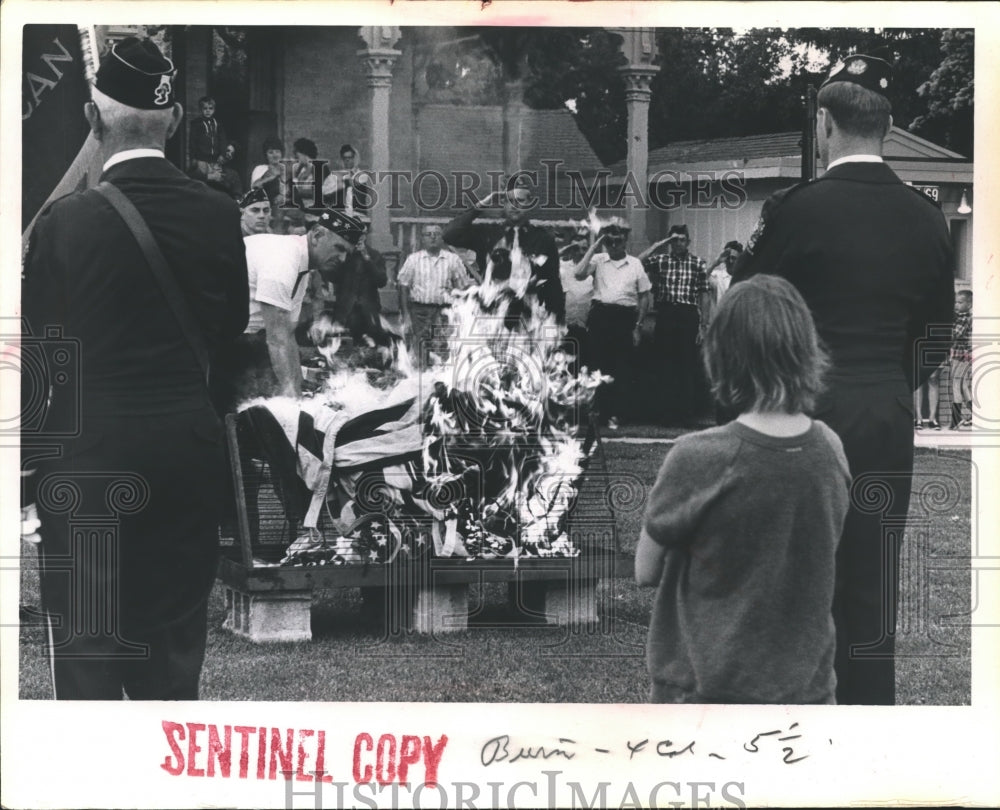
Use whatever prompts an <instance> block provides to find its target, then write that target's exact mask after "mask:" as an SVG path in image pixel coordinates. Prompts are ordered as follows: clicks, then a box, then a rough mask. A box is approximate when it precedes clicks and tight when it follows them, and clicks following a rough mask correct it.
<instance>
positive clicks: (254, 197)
mask: <svg viewBox="0 0 1000 810" xmlns="http://www.w3.org/2000/svg"><path fill="white" fill-rule="evenodd" d="M269 200H270V197H268V196H267V192H266V191H264V189H262V188H252V189H250V190H249V191H248V192H247V193H246V194H244V195H243V198H242V199H241V200H240V208H247V207H248V206H251V205H253V204H254V203H260V202H268V201H269Z"/></svg>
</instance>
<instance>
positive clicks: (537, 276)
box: [441, 184, 566, 323]
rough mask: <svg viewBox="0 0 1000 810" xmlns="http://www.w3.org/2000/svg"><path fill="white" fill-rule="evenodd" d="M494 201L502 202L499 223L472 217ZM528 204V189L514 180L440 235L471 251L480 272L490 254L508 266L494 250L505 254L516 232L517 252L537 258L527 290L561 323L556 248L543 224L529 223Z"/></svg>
mask: <svg viewBox="0 0 1000 810" xmlns="http://www.w3.org/2000/svg"><path fill="white" fill-rule="evenodd" d="M498 203H500V204H502V205H503V222H502V223H500V224H492V223H485V222H483V223H477V222H476V221H475V220H476V218H477V217H478V216H479V215H480V214H481V213H482V212H483V209H485V208H488V207H490V206H491V205H496V204H498ZM532 205H533V197H532V194H531V191H530V190H529V189H528V188H527V187H526V186H524V185H517V184H515V185H514V186H513V187H512V188H511V189H509V190H508V191H507V192H496V193H493V194H489V195H488V196H486V197H484V198H483V199H482V200H479V201H478V202H477V203H476V204H475V205H474V206H472V207H471V208H470V209H469V210H468V211H464V212H462V213H461V214H459V215H458V216H457V217H455V218H454V219H453V220H452V221H451V222H449V223H448V225H447V226H446V227H445V229H444V233H442V234H441V236H442V238H443V239H444V241H445V242H447V243H448V244H449V245H451V246H452V247H459V248H468V249H469V250H472V251H474V252H475V254H476V264H477V265H478V266H479V270H480V272H481V273H483V272H485V270H486V265H487V263H488V262H489V259H490V257H491V255H493V257H494V264H495V265H496V266H506V267H509V266H510V262H509V261H507V262H506V264H504V262H503V261H501V260H499V258H498V256H497V255H494V254H495V253H496V252H497V251H500V252H506V253H508V254H509V252H510V250H511V248H512V247H513V246H514V235H515V232H516V233H517V244H518V246H519V247H520V249H521V253H522V254H523V255H525V256H529V257H538V259H539V260H538V261H535V260H532V261H531V279H530V281H529V282H528V287H527V292H529V293H532V294H534V295H535V296H537V298H538V300H539V301H540V302H541V303H542V305H543V306H544V307H545V308H546V309H547V310H548V311H549V312H551V313H552V314H554V315H555V316H556V319H557V320H558V321H559V323H562V322H563V321H564V320H565V316H566V299H565V296H564V295H563V288H562V279H561V278H560V276H559V251H558V249H557V248H556V240H555V239H554V238H553V236H552V234H550V233H549V232H548V231H546V230H545V229H544V228H540V227H538V226H537V225H532V224H530V221H529V215H530V209H531V207H532ZM494 277H495V278H496V277H497V276H496V275H494Z"/></svg>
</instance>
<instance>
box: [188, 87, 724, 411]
mask: <svg viewBox="0 0 1000 810" xmlns="http://www.w3.org/2000/svg"><path fill="white" fill-rule="evenodd" d="M215 108H216V104H215V101H214V100H213V99H212V98H211V97H208V96H206V97H203V98H202V99H200V100H199V109H200V112H201V115H200V116H199V117H198V118H196V119H194V120H193V121H192V122H191V125H190V137H189V154H190V162H189V174H190V175H191V176H193V177H197V178H198V179H201V180H203V181H204V182H206V183H208V184H209V185H213V186H215V187H216V188H219V189H220V190H222V191H224V192H225V193H227V194H229V195H230V196H232V197H233V198H234V199H237V200H238V201H239V204H240V208H241V211H242V219H241V225H242V231H243V235H244V237H253V236H257V235H265V234H269V235H285V236H302V235H304V234H306V233H307V232H309V231H310V230H311V228H312V226H313V224H314V223H315V221H316V219H317V216H318V214H317V212H318V211H320V210H330V209H332V210H336V211H339V212H342V213H343V214H345V215H347V216H349V217H354V218H356V219H357V221H358V222H360V223H361V224H362V226H364V225H366V224H367V222H368V220H367V216H366V214H367V211H368V207H369V204H370V202H371V193H370V192H371V186H370V183H371V181H370V180H369V179H368V173H367V172H366V171H365V170H363V169H362V168H360V166H359V163H360V158H359V154H358V151H357V149H355V148H354V147H353V146H352V145H351V144H346V143H345V144H344V145H343V146H342V147H341V148H340V150H339V154H338V158H339V165H335V164H334V162H333V161H330V160H326V159H323V158H322V157H321V155H320V150H319V149H318V147H317V145H316V143H315V142H314V141H313V140H311V139H309V138H306V137H300V138H298V139H296V140H295V141H294V142H293V143H292V145H291V153H290V156H289V157H288V159H286V155H287V154H288V150H286V147H285V144H284V143H283V142H282V141H281V140H279V139H277V138H274V137H269V138H267V139H266V140H265V141H264V143H263V146H262V155H261V157H262V159H263V160H262V162H261V163H259V164H257V165H255V166H253V168H252V169H250V171H249V173H248V181H249V182H248V185H247V188H246V191H245V193H244V186H243V184H242V181H241V178H240V177H239V175H238V173H237V172H236V171H234V170H233V169H232V168H231V166H230V164H231V163H232V161H233V158H234V156H235V154H236V151H237V149H238V146H237V144H236V143H235V142H234V141H232V140H230V139H229V138H228V137H227V135H226V132H225V129H224V128H223V126H222V124H221V123H219V122H218V121H217V120H216V118H215ZM317 172H320V176H318V177H317ZM286 173H287V174H288V175H289V176H288V177H286ZM491 207H497V208H499V211H498V212H497V214H498V215H496V216H494V217H492V221H490V222H482V221H480V222H476V221H475V220H476V219H477V217H479V216H480V214H482V213H486V212H487V211H488V209H489V208H491ZM529 211H530V192H529V191H528V190H527V189H526V188H517V189H514V190H513V191H511V192H510V193H507V194H503V193H501V194H492V195H489V196H488V197H487V198H484V199H483V200H480V201H478V202H477V203H476V204H475V205H473V206H472V207H471V208H470V209H469V210H467V211H466V212H464V213H462V214H460V215H459V216H458V217H456V218H455V220H454V221H452V222H451V223H448V224H447V225H446V226H444V227H442V226H440V225H437V224H427V225H425V226H422V227H421V229H420V232H419V236H420V247H419V248H418V249H416V250H414V251H412V252H411V253H410V254H409V255H406V254H404V255H403V256H401V257H399V261H398V263H397V265H396V267H397V270H396V272H395V273H388V272H387V268H386V263H385V260H384V258H383V257H382V256H381V255H379V254H378V253H377V251H374V250H372V249H371V248H370V247H369V246H366V241H367V240H366V238H365V237H360V238H359V240H358V246H359V247H358V248H357V250H352V254H354V253H355V252H357V253H358V256H359V258H358V259H357V260H358V261H361V259H360V251H363V252H364V254H365V255H366V256H367V257H368V262H369V263H370V264H372V266H373V267H376V268H377V270H375V271H373V273H372V274H371V275H372V279H374V281H372V283H368V282H367V281H366V282H365V284H363V285H361V286H363V287H364V291H363V292H362V291H361V288H360V287H358V289H355V286H357V285H353V286H352V285H348V286H349V287H350V290H347V288H346V287H345V286H344V283H345V282H344V281H343V280H342V282H341V285H340V286H341V288H342V289H341V290H340V298H344V297H345V296H346V297H348V298H352V300H353V298H357V299H358V300H359V301H363V303H364V306H359V307H354V308H353V309H352V313H353V314H351V315H350V317H351V318H352V319H353V321H352V323H351V324H347V323H346V322H345V323H340V322H339V321H337V317H336V316H337V315H338V314H339V315H340V316H341V317H340V321H343V319H344V317H346V316H345V314H344V313H343V312H340V310H342V309H343V308H344V307H343V306H341V304H342V303H344V302H342V301H338V295H337V291H336V290H335V289H334V284H333V283H332V276H331V274H330V273H329V272H327V273H326V274H325V275H326V276H327V278H324V276H323V275H322V274H313V277H312V280H311V281H310V282H309V283H308V284H304V285H302V286H304V287H305V289H304V291H302V292H303V293H304V298H303V300H302V306H301V314H300V315H299V323H298V324H297V326H296V332H295V334H296V335H297V336H298V341H299V343H300V344H301V345H309V343H310V339H309V337H308V334H309V326H310V322H311V321H312V320H313V318H314V317H315V316H317V315H318V314H319V313H321V312H323V311H324V310H325V311H327V313H328V315H329V317H330V318H332V319H333V320H334V321H335V322H337V326H336V327H335V328H336V329H341V330H343V331H344V334H345V335H346V334H348V333H357V334H356V335H355V336H356V337H358V338H359V339H360V338H361V337H362V335H368V336H369V338H370V341H371V340H375V342H376V343H380V344H384V343H385V342H386V337H385V334H384V329H383V328H382V326H381V324H382V321H383V319H382V317H381V306H380V301H381V299H380V296H379V289H380V288H381V287H384V286H386V284H387V283H388V281H389V279H390V277H391V278H393V280H394V281H395V284H396V288H397V289H398V296H399V307H398V310H399V311H398V324H397V326H396V329H397V331H398V332H399V337H400V338H402V339H405V340H406V342H407V344H408V345H409V346H410V348H411V354H412V355H413V356H414V360H415V362H416V364H417V365H418V366H427V365H428V364H430V363H433V362H435V361H436V360H440V359H443V358H444V357H445V356H446V353H447V345H446V342H445V341H443V340H442V339H441V335H442V334H443V333H444V331H445V318H444V314H443V312H444V309H445V305H446V304H447V303H448V300H449V296H450V293H451V291H453V290H456V289H464V288H466V287H468V286H470V285H472V284H474V283H480V282H481V281H482V278H483V274H484V272H485V270H486V267H487V265H490V266H491V268H492V269H493V270H492V271H493V273H494V274H496V273H498V272H499V273H502V272H509V261H507V258H508V257H509V252H510V249H511V247H512V246H513V243H514V241H515V239H514V232H515V230H516V231H517V234H518V236H517V241H518V244H519V246H520V248H521V250H522V251H524V252H527V253H528V254H530V255H534V256H538V257H539V258H540V260H539V261H538V262H536V263H535V264H534V265H533V266H532V279H531V280H530V282H529V286H528V290H529V292H533V293H534V294H536V295H537V297H538V298H539V300H540V301H541V302H542V303H543V305H544V306H545V307H546V309H548V311H549V312H551V313H553V314H554V315H555V316H556V318H557V319H558V320H559V321H560V322H561V323H564V324H565V326H566V332H567V347H568V348H570V350H571V351H572V352H573V354H574V355H575V358H576V364H577V366H578V367H582V366H586V367H588V368H590V369H592V370H594V369H599V370H601V371H602V372H604V373H605V374H607V375H609V376H610V377H613V378H614V380H615V382H614V383H613V384H610V385H608V386H605V387H604V389H603V390H602V391H601V392H600V395H599V397H598V405H599V412H600V417H601V419H602V421H603V423H604V424H605V425H607V426H609V427H610V428H611V429H616V428H617V427H618V425H619V423H620V422H621V421H622V420H629V421H657V422H661V423H663V424H668V425H689V424H692V423H695V422H697V420H698V419H699V418H700V417H703V416H706V415H708V414H709V412H710V397H709V395H708V387H707V383H706V380H705V378H704V373H703V370H702V365H701V360H700V344H701V340H702V337H703V335H704V331H705V329H706V328H707V326H708V323H709V322H710V321H711V318H712V315H713V313H714V311H715V309H716V307H717V305H718V302H719V299H720V298H721V296H722V294H723V293H724V292H725V291H726V289H727V288H728V286H729V280H730V273H731V270H732V267H733V264H734V262H735V260H736V257H737V256H738V255H739V253H740V252H741V251H742V246H741V245H740V243H739V242H735V241H732V242H728V243H726V245H725V246H724V247H723V249H722V251H721V253H720V254H719V255H718V257H717V258H715V260H714V261H713V263H712V264H711V265H706V262H705V261H704V260H703V259H701V258H699V257H698V256H696V255H694V254H693V253H691V252H690V251H689V244H690V237H691V234H690V232H689V230H688V227H687V226H686V225H683V224H682V225H673V226H671V228H670V231H669V233H668V234H667V236H666V237H664V238H663V239H660V240H659V241H657V242H655V243H654V244H652V245H651V246H650V247H648V248H647V249H646V250H644V251H643V252H641V253H639V254H638V255H633V254H631V253H629V252H628V248H629V245H628V240H629V236H630V234H629V226H628V224H627V223H626V222H624V221H623V220H621V219H619V218H614V219H612V220H610V221H609V222H608V223H606V224H605V227H604V228H603V229H602V230H601V231H600V232H599V233H592V232H590V230H589V229H586V228H574V227H565V226H556V227H553V228H548V227H542V226H536V225H532V224H531V222H530V220H529ZM498 219H499V220H500V222H499V223H497V221H496V220H498ZM352 261H354V260H353V259H352ZM505 262H506V263H505ZM344 266H345V267H348V266H352V265H351V262H347V263H345V265H344ZM366 266H367V265H366ZM504 268H507V269H506V270H504ZM341 275H342V276H343V279H347V278H348V277H351V273H346V274H341ZM494 277H496V275H494ZM373 284H374V286H373ZM369 287H370V288H371V289H368V288H369ZM345 305H346V304H345ZM327 332H329V330H327ZM370 341H369V342H370ZM636 385H640V386H642V390H646V391H649V392H650V396H647V397H641V398H640V397H634V396H629V392H630V391H631V390H634V386H636Z"/></svg>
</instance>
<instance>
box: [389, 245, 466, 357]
mask: <svg viewBox="0 0 1000 810" xmlns="http://www.w3.org/2000/svg"><path fill="white" fill-rule="evenodd" d="M421 239H422V241H423V244H424V249H423V250H418V251H417V252H416V253H411V254H410V255H409V256H407V257H406V261H405V262H403V267H402V269H401V270H400V271H399V278H398V279H397V282H398V284H399V307H400V311H401V313H402V315H403V331H404V333H405V334H407V335H409V336H410V349H411V351H412V352H413V353H414V357H415V360H416V361H417V364H418V365H419V366H421V367H425V366H426V365H427V360H428V359H429V354H430V353H431V352H434V353H435V354H437V355H438V356H439V357H440V358H441V359H444V357H445V355H446V354H447V349H448V344H447V341H446V340H445V339H444V329H445V328H446V321H445V318H444V309H445V307H446V306H448V305H449V304H450V303H451V292H452V290H460V289H465V288H466V287H468V286H470V285H471V284H472V279H471V278H470V277H469V273H468V271H467V270H466V267H465V265H464V264H463V263H462V260H461V259H460V258H459V257H458V256H457V255H456V254H454V253H452V252H451V251H450V250H443V248H444V241H443V240H442V239H441V226H440V225H424V227H423V228H422V229H421Z"/></svg>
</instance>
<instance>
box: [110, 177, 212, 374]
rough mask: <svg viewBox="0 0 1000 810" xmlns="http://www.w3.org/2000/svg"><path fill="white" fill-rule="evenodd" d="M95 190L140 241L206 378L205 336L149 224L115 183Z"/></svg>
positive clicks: (137, 240) (206, 349) (136, 239)
mask: <svg viewBox="0 0 1000 810" xmlns="http://www.w3.org/2000/svg"><path fill="white" fill-rule="evenodd" d="M96 191H98V192H99V193H100V194H102V195H103V196H104V198H105V199H106V200H107V201H108V202H109V203H111V206H112V207H113V208H114V209H115V210H116V211H117V212H118V214H119V215H120V216H121V218H122V219H123V220H124V221H125V224H126V225H127V226H128V229H129V230H130V231H131V232H132V236H134V237H135V241H136V242H138V243H139V248H140V249H141V250H142V253H143V255H144V256H145V257H146V262H147V263H148V264H149V269H150V270H151V271H152V273H153V278H155V279H156V281H157V283H158V284H159V285H160V289H161V290H162V291H163V296H164V298H166V299H167V304H168V305H169V306H170V309H171V311H172V312H173V314H174V317H175V318H176V319H177V323H178V325H179V326H180V328H181V332H183V334H184V337H185V338H186V339H187V342H188V344H189V345H190V346H191V350H192V351H193V352H194V356H195V358H196V359H197V360H198V365H199V366H200V367H201V371H202V374H203V375H204V377H205V380H206V381H207V380H208V347H207V346H206V345H205V339H204V337H203V336H202V333H201V330H200V329H199V328H198V324H197V321H195V318H194V313H193V312H192V311H191V308H190V306H189V305H188V302H187V300H186V299H185V298H184V293H183V292H181V288H180V287H179V286H178V284H177V279H175V278H174V275H173V273H172V272H171V271H170V267H169V266H168V265H167V260H166V258H165V257H164V256H163V251H161V250H160V247H159V245H157V244H156V239H155V238H154V237H153V232H152V231H151V230H150V229H149V225H147V224H146V220H144V219H143V218H142V214H140V213H139V211H138V209H137V208H136V207H135V206H134V205H133V204H132V202H131V200H129V198H128V197H126V196H125V195H124V194H123V193H122V192H121V190H120V189H119V188H118V187H117V186H114V185H112V184H111V183H109V182H107V181H103V182H101V183H98V185H97V186H96Z"/></svg>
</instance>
